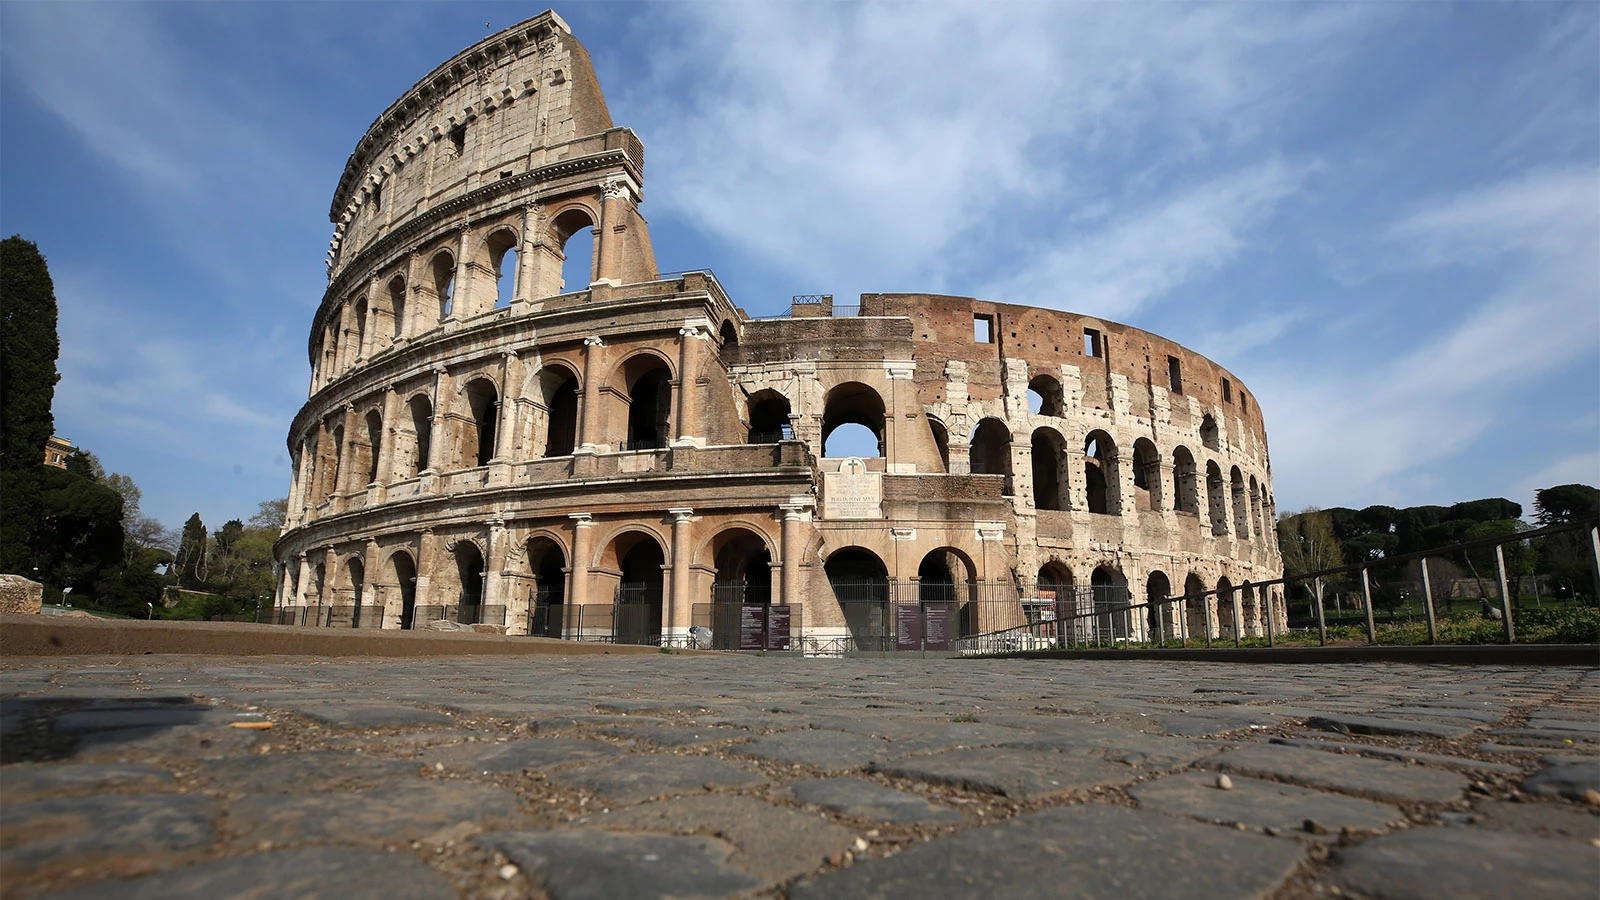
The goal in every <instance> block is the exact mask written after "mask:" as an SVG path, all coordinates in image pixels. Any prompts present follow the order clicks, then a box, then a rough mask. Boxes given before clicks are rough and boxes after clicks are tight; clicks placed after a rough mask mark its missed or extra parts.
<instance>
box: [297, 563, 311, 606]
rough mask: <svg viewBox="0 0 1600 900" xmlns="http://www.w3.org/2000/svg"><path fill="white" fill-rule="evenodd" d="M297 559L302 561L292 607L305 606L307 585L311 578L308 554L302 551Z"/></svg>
mask: <svg viewBox="0 0 1600 900" xmlns="http://www.w3.org/2000/svg"><path fill="white" fill-rule="evenodd" d="M296 559H298V560H299V561H300V570H299V571H298V572H296V573H295V579H294V581H295V584H294V598H293V604H292V605H294V606H305V605H306V583H307V581H308V580H309V579H310V578H311V561H310V559H308V558H307V557H306V552H305V551H304V550H302V551H300V555H299V556H298V557H296Z"/></svg>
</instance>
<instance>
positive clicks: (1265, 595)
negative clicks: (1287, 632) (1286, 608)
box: [1261, 584, 1277, 647]
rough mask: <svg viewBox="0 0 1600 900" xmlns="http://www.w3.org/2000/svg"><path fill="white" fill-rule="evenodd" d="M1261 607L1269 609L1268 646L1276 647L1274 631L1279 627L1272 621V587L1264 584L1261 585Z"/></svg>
mask: <svg viewBox="0 0 1600 900" xmlns="http://www.w3.org/2000/svg"><path fill="white" fill-rule="evenodd" d="M1261 607H1262V608H1263V609H1265V610H1266V611H1267V646H1268V647H1276V646H1277V638H1276V637H1275V635H1274V632H1276V631H1277V628H1276V627H1275V625H1274V624H1273V621H1272V588H1271V587H1269V586H1267V585H1264V584H1263V585H1262V586H1261Z"/></svg>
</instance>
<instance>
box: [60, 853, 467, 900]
mask: <svg viewBox="0 0 1600 900" xmlns="http://www.w3.org/2000/svg"><path fill="white" fill-rule="evenodd" d="M50 897H51V900H169V898H172V897H205V898H207V900H258V898H279V897H281V898H291V897H292V898H296V900H349V898H351V897H383V898H385V900H455V897H456V891H455V888H453V887H451V886H450V883H449V882H447V881H446V880H445V879H444V877H443V876H442V875H440V874H439V873H438V872H435V871H433V870H432V869H430V868H428V867H427V866H426V865H424V864H423V863H422V861H421V860H419V859H417V858H416V857H415V856H412V855H411V854H409V853H394V852H384V851H381V850H363V849H357V848H353V847H304V848H301V849H297V850H274V851H271V852H268V853H253V854H250V855H248V856H234V857H229V858H228V859H219V860H216V861H214V862H208V863H201V864H200V865H197V866H189V867H187V868H182V869H172V870H169V871H166V872H161V873H159V874H156V875H146V876H144V877H143V878H130V879H127V880H123V881H108V882H103V883H101V884H96V885H91V886H89V887H85V888H81V889H78V890H73V891H67V892H65V893H60V894H51V895H50Z"/></svg>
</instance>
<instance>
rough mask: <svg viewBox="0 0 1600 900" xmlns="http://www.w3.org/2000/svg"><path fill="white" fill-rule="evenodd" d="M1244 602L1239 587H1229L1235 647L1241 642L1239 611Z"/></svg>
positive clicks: (1229, 604) (1229, 605)
mask: <svg viewBox="0 0 1600 900" xmlns="http://www.w3.org/2000/svg"><path fill="white" fill-rule="evenodd" d="M1242 602H1243V601H1242V600H1241V599H1240V597H1239V589H1238V588H1229V589H1228V607H1229V608H1230V609H1231V610H1232V611H1233V645H1234V646H1235V647H1238V646H1240V642H1239V613H1240V612H1241V610H1240V609H1239V607H1240V605H1241V603H1242Z"/></svg>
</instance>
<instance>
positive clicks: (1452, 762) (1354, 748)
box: [1269, 737, 1522, 775]
mask: <svg viewBox="0 0 1600 900" xmlns="http://www.w3.org/2000/svg"><path fill="white" fill-rule="evenodd" d="M1269 743H1273V744H1283V745H1284V746H1286V747H1304V748H1305V749H1307V750H1323V751H1326V752H1329V753H1354V754H1358V755H1364V756H1372V757H1376V758H1379V759H1397V760H1400V761H1401V762H1410V761H1411V760H1416V761H1417V762H1419V763H1422V764H1424V765H1430V766H1442V767H1444V768H1446V769H1456V770H1459V771H1463V772H1494V773H1496V774H1500V775H1518V774H1521V773H1522V767H1521V766H1512V765H1507V764H1505V763H1496V762H1484V761H1483V760H1481V759H1468V758H1466V757H1461V756H1444V755H1442V754H1439V753H1422V752H1419V751H1416V750H1401V749H1399V748H1396V747H1379V746H1376V745H1373V744H1342V743H1339V742H1338V741H1321V740H1307V739H1304V738H1278V737H1275V738H1273V739H1272V740H1271V741H1270V742H1269Z"/></svg>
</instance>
